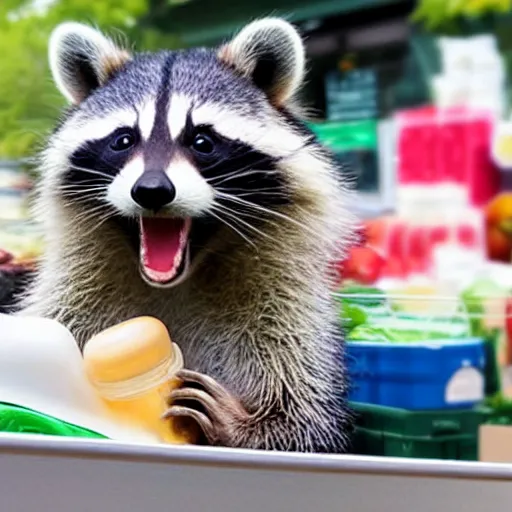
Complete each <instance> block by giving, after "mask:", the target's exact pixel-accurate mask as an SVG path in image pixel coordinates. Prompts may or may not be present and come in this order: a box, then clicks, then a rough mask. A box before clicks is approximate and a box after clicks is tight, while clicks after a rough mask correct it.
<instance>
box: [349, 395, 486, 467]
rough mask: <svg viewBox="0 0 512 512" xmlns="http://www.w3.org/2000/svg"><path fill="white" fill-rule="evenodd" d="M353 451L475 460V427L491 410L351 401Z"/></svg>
mask: <svg viewBox="0 0 512 512" xmlns="http://www.w3.org/2000/svg"><path fill="white" fill-rule="evenodd" d="M352 408H353V409H354V411H355V412H356V416H357V417H356V429H355V433H354V438H353V451H354V452H356V453H357V454H359V455H382V456H387V457H414V458H421V459H425V458H427V459H451V460H477V457H478V429H479V427H480V425H482V424H484V423H486V421H487V420H488V418H489V415H490V411H489V410H488V409H485V408H474V409H469V410H442V411H420V412H418V411H407V410H404V409H395V408H391V407H380V406H374V405H368V404H358V403H353V404H352Z"/></svg>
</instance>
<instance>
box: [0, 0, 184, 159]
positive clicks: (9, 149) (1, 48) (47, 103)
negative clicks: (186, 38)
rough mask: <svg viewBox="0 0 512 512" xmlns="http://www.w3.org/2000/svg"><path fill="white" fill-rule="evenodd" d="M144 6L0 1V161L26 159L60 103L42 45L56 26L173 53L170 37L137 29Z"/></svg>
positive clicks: (83, 0)
mask: <svg viewBox="0 0 512 512" xmlns="http://www.w3.org/2000/svg"><path fill="white" fill-rule="evenodd" d="M149 2H150V0H101V1H95V0H93V1H91V0H30V1H29V0H0V158H18V157H26V156H31V155H32V154H33V153H34V151H36V150H37V149H38V148H39V145H40V142H41V140H42V139H43V135H44V134H45V133H47V132H48V130H50V129H51V127H52V125H53V123H54V122H55V120H56V118H57V116H58V115H59V112H60V110H61V108H62V107H63V105H64V101H63V99H62V98H61V96H60V94H59V93H58V92H57V90H56V89H55V87H54V85H53V83H52V80H51V77H50V74H49V69H48V63H47V44H48V38H49V35H50V33H51V31H52V29H53V28H54V27H55V26H56V25H57V24H58V23H60V22H61V21H64V20H73V21H81V22H85V23H89V24H93V25H94V26H96V27H98V28H100V29H103V30H105V31H106V32H107V33H108V34H109V35H111V36H112V37H113V38H115V39H116V40H118V41H119V40H120V41H130V46H132V45H135V46H136V47H137V48H141V49H148V50H152V49H155V48H158V47H162V48H163V47H174V46H176V40H175V38H173V36H172V35H168V34H167V35H166V34H162V33H160V32H157V31H154V30H152V29H151V28H150V27H147V28H144V27H143V26H141V25H139V24H138V20H139V19H141V18H143V17H144V16H145V15H146V13H147V11H148V9H149Z"/></svg>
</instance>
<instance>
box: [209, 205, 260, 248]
mask: <svg viewBox="0 0 512 512" xmlns="http://www.w3.org/2000/svg"><path fill="white" fill-rule="evenodd" d="M217 207H218V205H217V204H214V205H213V208H210V210H209V213H210V215H211V216H212V217H215V218H216V219H217V220H218V221H219V222H222V223H223V224H225V225H226V226H227V227H228V228H230V229H232V230H233V231H234V232H235V233H236V234H237V235H239V236H240V237H241V238H242V239H243V240H245V241H246V242H247V243H248V244H249V245H252V246H253V247H254V248H256V245H255V244H254V242H252V241H251V240H250V239H249V238H247V237H246V236H245V235H244V234H243V233H242V232H241V231H239V230H238V229H237V228H236V227H235V226H233V225H232V224H231V223H229V222H228V221H227V220H226V219H224V218H222V217H220V215H217V214H216V213H215V210H216V211H219V210H218V209H217ZM219 213H223V212H222V210H220V211H219Z"/></svg>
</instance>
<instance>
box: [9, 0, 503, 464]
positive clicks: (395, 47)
mask: <svg viewBox="0 0 512 512" xmlns="http://www.w3.org/2000/svg"><path fill="white" fill-rule="evenodd" d="M265 15H274V16H276V15H279V16H284V17H285V18H287V19H288V20H290V21H291V22H293V23H294V24H296V25H297V27H298V28H299V30H300V32H301V33H302V34H303V35H304V36H305V40H306V46H307V53H308V59H309V76H308V82H307V84H306V87H305V89H304V91H303V100H304V102H305V104H306V105H307V106H308V107H309V109H308V110H309V112H311V119H309V120H308V122H309V124H310V126H311V128H312V129H313V130H314V131H315V132H316V133H317V135H318V137H319V138H320V140H322V141H323V142H324V143H325V144H326V145H327V146H329V147H330V148H331V149H332V151H333V152H334V153H335V155H336V158H337V161H338V163H339V166H338V170H339V172H340V173H343V174H344V175H346V176H347V177H348V179H350V181H351V182H352V183H353V184H354V187H355V189H356V197H355V201H354V204H352V205H351V208H353V209H354V210H355V211H356V212H357V213H358V215H359V217H360V218H361V226H360V233H361V239H360V241H359V243H358V245H357V246H354V247H352V248H351V250H350V251H349V254H348V255H347V257H346V259H345V260H344V261H342V262H337V266H338V269H339V276H340V282H339V286H340V290H338V292H339V293H340V295H339V296H340V304H341V305H340V311H341V313H342V314H341V315H340V318H341V321H342V322H344V324H345V327H346V329H347V332H348V339H349V355H350V353H352V355H353V356H354V357H353V361H354V363H353V364H352V366H351V367H350V368H351V372H352V374H353V380H354V382H355V383H356V387H357V386H359V388H358V390H357V389H356V391H355V392H354V394H353V395H352V400H353V401H354V402H357V403H359V404H360V406H359V408H360V409H361V410H362V411H363V412H364V411H366V412H365V414H363V415H362V417H365V418H367V419H368V418H370V420H368V421H370V423H371V422H374V423H375V421H377V419H379V418H380V419H379V421H381V420H382V422H385V421H388V420H389V418H395V419H396V417H397V416H396V414H398V413H393V412H391V413H389V411H388V412H387V413H385V414H384V413H381V412H378V411H377V412H376V411H375V410H373V409H372V410H367V409H365V407H367V405H368V404H370V407H373V405H377V406H387V407H398V408H401V410H409V409H411V410H416V411H421V410H431V409H432V408H437V409H450V408H454V407H455V408H457V407H458V408H459V409H460V407H463V408H464V407H466V408H467V410H466V409H464V411H466V412H464V411H463V412H462V413H460V416H457V418H456V421H458V422H459V423H458V424H462V423H464V424H465V425H470V426H469V427H468V429H469V430H468V432H469V434H468V432H466V431H464V432H463V433H461V432H459V431H457V432H458V433H459V434H460V435H461V436H462V437H463V438H464V443H466V444H465V445H464V448H461V446H462V445H461V443H462V442H463V441H460V440H459V439H458V438H457V439H455V438H456V437H457V436H456V435H455V434H456V433H454V432H452V433H451V434H450V435H451V437H450V439H451V440H450V441H446V440H445V441H443V443H444V444H442V446H441V444H440V443H441V442H440V441H439V442H438V441H435V442H434V441H432V440H430V438H429V440H428V442H429V443H430V445H429V446H430V448H428V447H425V443H426V442H427V441H425V439H426V437H425V436H427V434H426V433H425V432H427V431H428V432H430V430H429V429H430V427H428V428H427V427H425V429H426V430H425V432H423V434H421V435H422V436H423V437H422V438H421V439H423V441H418V440H417V439H416V441H411V436H412V438H413V437H414V436H413V434H412V433H410V438H409V440H408V441H407V443H409V444H407V443H405V441H404V439H405V438H404V437H403V436H406V434H404V432H402V431H401V433H400V435H399V434H397V432H396V431H395V432H394V433H393V432H391V433H389V432H388V433H387V434H383V433H382V432H383V431H384V430H382V429H383V428H384V427H382V429H381V430H380V431H379V434H378V435H377V434H376V433H375V431H374V430H371V429H370V428H369V427H368V425H366V424H364V425H362V426H361V425H360V430H359V431H360V432H363V434H364V435H363V434H362V436H363V438H364V442H363V444H362V448H361V450H363V451H364V450H366V451H367V452H368V453H372V454H376V453H377V452H379V453H381V454H394V455H404V454H405V456H426V455H429V454H430V455H432V450H437V452H439V453H437V452H436V453H437V456H441V455H443V454H444V455H443V456H445V457H446V458H476V446H477V445H476V431H477V426H478V425H477V424H478V423H479V422H482V421H483V420H482V418H483V416H482V414H483V413H481V410H480V409H478V413H475V409H474V406H475V405H476V406H480V405H481V404H482V403H483V400H484V398H485V399H486V400H494V402H492V403H493V404H494V405H493V407H494V409H493V410H497V409H496V407H497V405H496V404H497V403H498V402H499V403H501V404H502V406H503V403H504V402H503V400H502V399H503V396H504V394H507V393H508V395H510V394H511V392H510V382H511V380H510V378H509V377H508V373H507V371H506V369H507V368H508V367H509V366H510V363H511V361H512V348H511V347H512V265H511V263H512V115H511V114H512V112H511V106H512V103H511V100H512V81H511V80H510V78H511V76H512V75H511V73H512V0H253V1H252V2H241V1H235V0H2V1H1V2H0V249H1V250H0V311H6V310H8V309H9V308H10V306H11V305H12V303H13V300H14V297H15V295H16V293H18V292H20V291H22V290H23V287H24V286H25V285H26V283H27V282H28V281H29V280H30V278H31V276H32V272H33V270H34V268H35V265H36V262H37V258H38V257H39V255H40V254H41V251H42V250H43V246H42V241H41V238H40V236H39V231H38V219H37V218H30V215H29V213H28V208H27V205H28V204H29V201H30V197H31V191H32V187H33V183H34V178H35V177H36V175H35V170H34V167H33V165H32V161H33V160H32V159H33V157H34V155H35V154H37V151H38V150H39V149H40V147H41V144H42V143H43V141H44V137H45V134H47V133H48V132H49V131H50V130H51V129H52V126H53V125H54V123H55V121H56V119H57V117H58V115H59V112H60V110H61V108H62V107H63V99H62V98H61V97H60V95H59V94H58V93H57V91H56V89H55V87H54V86H53V84H52V81H51V78H50V75H49V70H48V65H47V55H46V52H47V42H48V38H49V34H50V32H51V30H52V29H53V27H55V25H56V24H57V23H59V22H61V21H64V20H75V21H83V22H87V23H92V24H94V25H95V26H97V27H99V28H101V29H104V30H105V31H106V32H107V33H109V34H110V35H113V36H114V37H116V38H121V40H123V39H126V40H127V41H129V42H130V44H131V45H132V46H135V48H136V49H139V50H153V49H157V48H169V49H173V48H185V47H189V46H215V45H218V44H219V43H221V42H222V41H224V40H225V39H227V38H228V37H230V35H231V34H232V33H233V32H234V31H236V30H237V29H239V28H240V27H241V26H243V25H244V24H245V23H247V22H248V21H250V20H252V19H254V18H257V17H261V16H265ZM347 283H348V285H350V286H351V287H352V288H351V290H352V291H351V292H350V290H348V289H347ZM376 291H377V292H378V293H379V294H380V296H381V297H382V296H385V301H386V307H384V306H383V302H382V300H381V299H379V300H374V298H372V297H370V300H369V301H368V297H366V299H365V298H364V296H365V294H366V295H368V294H369V295H372V294H374V293H376ZM349 292H350V293H349ZM418 297H423V299H425V298H426V299H425V300H423V299H422V301H418V300H417V298H418ZM388 299H390V300H391V302H392V303H391V304H389V303H388V302H389V301H388ZM365 300H366V302H365ZM461 305H462V309H461ZM383 311H384V313H383ZM404 312H405V313H407V315H409V316H407V315H406V316H407V317H404V318H397V315H398V316H400V315H404V314H405V313H404ZM462 313H463V314H462ZM411 315H412V316H411ZM414 315H416V316H414ZM426 317H428V318H429V319H430V320H431V322H430V324H429V325H430V326H431V327H432V326H434V327H432V329H427V327H425V323H424V320H425V318H426ZM390 318H391V319H392V321H393V322H394V323H393V328H392V329H391V330H390V328H389V319H390ZM418 319H421V321H422V322H423V323H420V324H418V323H416V324H415V326H414V325H412V324H411V321H414V322H416V321H418ZM447 320H450V322H447ZM461 321H464V322H465V323H464V322H463V325H462V324H461ZM386 322H387V323H386ZM448 324H449V328H447V327H446V326H447V325H448ZM461 325H462V327H461ZM404 326H405V327H404ZM461 329H462V330H461ZM407 333H408V334H407ZM407 336H408V337H407ZM475 336H476V337H478V339H480V341H481V342H482V343H484V345H483V346H484V349H485V350H484V355H485V357H484V356H483V355H481V353H480V352H479V350H483V349H482V346H479V348H475V347H476V345H475V344H474V343H473V342H472V341H471V340H472V339H473V338H474V337H475ZM464 337H465V338H464ZM406 338H407V340H406ZM427 338H428V339H437V340H438V344H440V345H442V344H443V343H442V342H447V343H446V344H445V345H443V347H445V348H446V352H444V351H443V352H441V351H439V352H438V355H439V359H435V360H434V359H432V361H431V362H430V363H429V364H430V366H429V367H428V368H424V367H423V366H421V365H423V364H426V363H425V361H426V359H425V357H426V356H425V354H424V353H423V352H421V351H418V352H415V353H417V356H415V357H417V358H418V365H419V366H418V367H416V366H415V365H414V364H413V360H414V357H412V355H411V354H412V352H410V351H409V352H407V356H404V357H406V359H404V360H401V359H400V357H402V356H403V354H402V356H401V355H400V354H401V352H394V354H395V355H393V357H392V358H391V359H390V360H392V361H395V359H393V358H395V357H396V358H398V359H396V361H395V362H396V364H395V363H393V364H394V366H393V365H392V366H393V368H394V370H393V372H394V373H393V372H392V371H391V370H390V372H388V373H387V374H384V373H385V372H384V373H382V372H383V371H384V370H383V368H384V366H385V365H384V366H382V365H383V363H382V361H381V359H380V358H381V357H383V358H386V357H388V356H387V355H386V354H387V352H385V351H384V352H382V353H381V352H379V353H377V352H375V350H374V349H373V348H372V349H371V351H370V352H364V350H366V349H365V347H366V345H361V344H360V343H359V342H361V341H364V342H368V341H371V340H373V341H378V342H379V343H381V345H380V348H382V347H384V348H385V349H386V350H387V348H389V346H391V345H392V344H393V343H394V342H397V341H398V342H404V340H406V341H409V342H411V341H414V342H422V341H425V340H426V339H427ZM455 338H458V339H459V341H460V340H461V339H466V340H469V341H468V344H467V346H462V345H460V344H459V349H460V350H459V349H457V350H459V352H457V351H456V353H452V352H450V351H451V350H452V349H451V348H450V346H451V345H450V342H451V341H453V339H455ZM443 340H444V341H443ZM461 343H462V342H461ZM351 347H352V348H351ZM368 350H369V349H368ZM379 350H380V349H379ZM351 351H352V352H351ZM361 351H362V352H361ZM354 354H355V355H354ZM390 357H391V356H390ZM400 361H401V362H400ZM381 363H382V364H381ZM372 364H373V365H374V366H375V364H378V365H380V366H379V368H378V369H376V368H375V367H372ZM372 368H373V369H372ZM397 368H402V369H403V368H409V370H410V372H412V373H409V374H408V375H401V376H400V377H398V373H399V372H398V373H397ZM441 368H442V369H443V371H444V372H445V374H443V375H444V377H442V378H443V379H444V380H443V381H442V382H437V381H436V379H440V378H441V377H436V376H435V375H438V374H439V375H441V373H439V371H440V369H441ZM464 368H466V369H467V368H474V369H477V374H475V373H473V374H471V372H469V373H468V372H466V371H465V370H464V371H463V372H462V373H461V371H462V369H464ZM427 370H428V371H430V372H431V374H429V375H430V377H426V376H425V375H427V374H428V371H427ZM438 370H439V371H438ZM502 370H505V371H502ZM379 372H381V373H379ZM478 372H480V373H478ZM377 374H378V375H379V376H378V379H380V384H379V386H380V385H381V384H382V386H384V387H382V386H381V387H379V386H378V385H377V384H375V382H376V378H375V375H377ZM434 374H435V375H434ZM480 374H483V378H482V379H480V380H479V377H478V375H480ZM419 375H423V377H422V378H423V379H424V380H423V384H425V382H426V381H428V379H429V378H432V382H433V384H432V386H430V384H429V386H430V387H428V386H427V388H428V389H427V388H425V390H423V388H422V387H421V386H419V384H418V382H417V379H418V378H419V377H418V376H419ZM372 376H373V377H372ZM455 377H456V378H455ZM372 378H373V381H372ZM378 379H377V380H378ZM397 379H398V380H400V382H401V384H402V385H404V386H405V388H401V387H400V386H399V385H398V384H396V381H397ZM454 379H455V380H454ZM429 382H430V381H429ZM436 382H437V384H436ZM386 383H387V384H389V387H388V388H386V386H385V385H384V384H386ZM395 384H396V385H395ZM448 384H449V385H448ZM411 385H418V386H419V387H417V388H415V389H417V390H419V391H418V395H417V396H416V395H414V396H413V395H411V394H408V393H409V391H410V390H411V389H413V387H414V386H413V387H411ZM435 386H438V388H435ZM445 386H448V387H446V393H445V391H444V390H445ZM434 388H435V389H437V395H436V393H434V392H432V389H434ZM484 388H485V389H484ZM432 393H433V394H432ZM415 396H416V398H414V397H415ZM404 397H409V398H410V400H408V401H407V400H405V398H404ZM416 399H417V401H415V400H416ZM427 399H431V400H430V402H428V400H427ZM404 400H405V401H404ZM413 402H414V403H413ZM427 402H428V403H427ZM361 404H366V405H364V406H363V405H361ZM487 405H489V403H487ZM507 407H508V409H507V410H508V411H510V414H509V415H508V418H509V420H507V421H510V422H512V402H509V404H508V405H506V406H503V407H502V409H500V410H501V411H503V410H505V409H506V408H507ZM393 414H395V416H393ZM464 414H465V415H466V416H464ZM468 415H469V416H468ZM475 415H476V416H475ZM441 417H442V418H444V420H443V421H445V420H446V421H448V422H449V421H452V420H447V419H446V417H445V416H441ZM376 418H377V419H376ZM383 418H384V419H383ZM464 418H465V419H464ZM467 418H470V419H467ZM475 418H476V419H475ZM500 418H502V417H501V416H500ZM438 419H439V417H438ZM452 419H453V418H452ZM389 421H391V420H389ZM393 421H394V420H393ZM404 421H405V420H404ZM436 421H437V420H436ZM453 421H455V420H453ZM500 421H501V420H500ZM503 421H505V420H503ZM468 422H469V423H468ZM391 423H392V421H391ZM434 423H435V421H434V420H432V418H430V419H429V420H428V421H427V420H425V425H427V424H428V425H431V424H434ZM445 423H446V422H445ZM452 424H453V422H452ZM459 430H460V429H459ZM444 434H446V432H444ZM428 435H430V434H428ZM446 435H448V434H446ZM511 435H512V434H511ZM365 436H366V437H365ZM372 436H373V437H372ZM375 436H378V437H377V438H378V442H377V441H376V440H375V439H377V438H376V437H375ZM385 436H387V437H385ZM393 436H394V437H393ZM397 436H399V437H400V436H402V437H400V439H398V438H397ZM454 436H455V438H454ZM468 436H469V438H470V441H469V445H468V444H467V443H468ZM427 437H428V436H427ZM372 439H373V441H372ZM397 439H398V440H397ZM443 439H444V438H443ZM454 439H455V440H454ZM384 440H385V441H386V442H387V443H388V444H387V445H385V444H384ZM372 443H373V444H372ZM379 443H380V444H379ZM393 443H395V444H393ZM397 443H398V444H397ZM404 443H405V444H404ZM422 443H423V444H422ZM427 444H428V443H427ZM369 446H371V449H370V448H368V447H369ZM397 446H398V448H397ZM407 446H408V447H409V448H406V447H407ZM468 446H469V448H468ZM386 447H387V448H386ZM386 450H388V451H386ZM443 450H444V451H443ZM422 454H423V455H422ZM425 454H426V455H425Z"/></svg>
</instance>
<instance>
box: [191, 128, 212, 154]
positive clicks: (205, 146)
mask: <svg viewBox="0 0 512 512" xmlns="http://www.w3.org/2000/svg"><path fill="white" fill-rule="evenodd" d="M192 149H193V150H194V151H195V152H197V153H200V154H202V155H209V154H211V153H213V150H214V149H215V143H214V142H213V140H212V138H211V137H209V136H208V135H206V134H205V133H198V134H197V135H196V136H195V137H194V140H193V141H192Z"/></svg>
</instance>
